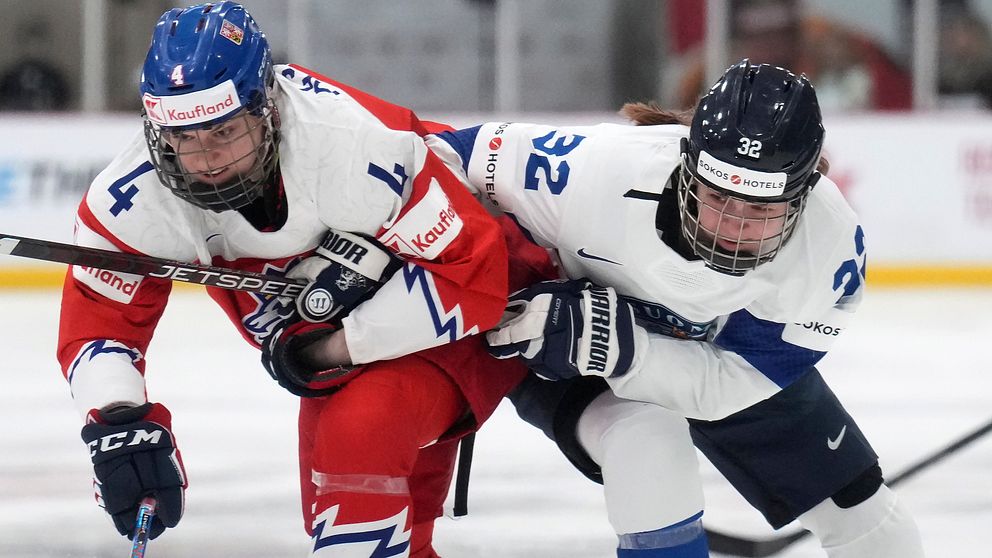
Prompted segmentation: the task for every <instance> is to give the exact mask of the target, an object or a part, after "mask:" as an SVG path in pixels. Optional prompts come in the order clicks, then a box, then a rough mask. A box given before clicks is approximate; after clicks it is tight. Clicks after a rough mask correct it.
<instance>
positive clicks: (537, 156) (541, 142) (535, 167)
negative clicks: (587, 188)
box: [524, 130, 586, 196]
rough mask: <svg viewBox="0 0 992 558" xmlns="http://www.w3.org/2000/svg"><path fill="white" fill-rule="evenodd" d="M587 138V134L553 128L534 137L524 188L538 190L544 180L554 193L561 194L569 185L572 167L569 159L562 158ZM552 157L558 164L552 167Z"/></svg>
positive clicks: (525, 172) (525, 173)
mask: <svg viewBox="0 0 992 558" xmlns="http://www.w3.org/2000/svg"><path fill="white" fill-rule="evenodd" d="M584 139H586V137H585V136H579V135H573V134H561V133H560V132H558V130H552V131H550V132H548V133H547V134H545V135H543V136H541V137H539V138H534V140H533V141H532V142H531V143H533V144H534V152H533V153H531V154H530V157H528V158H527V169H526V170H525V171H524V189H525V190H537V189H539V188H540V186H541V182H542V180H543V181H544V183H545V184H547V186H548V190H550V191H551V193H552V194H554V195H556V196H557V195H558V194H561V192H562V190H564V189H565V186H568V174H569V172H570V171H571V169H570V168H569V166H568V161H565V160H563V159H561V158H562V157H564V156H565V155H568V154H569V153H571V152H572V150H573V149H575V148H576V147H578V146H579V144H580V143H582V140H584ZM552 158H554V160H555V162H557V163H558V164H557V165H556V166H554V167H552Z"/></svg>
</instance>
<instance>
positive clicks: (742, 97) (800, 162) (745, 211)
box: [677, 59, 824, 275]
mask: <svg viewBox="0 0 992 558" xmlns="http://www.w3.org/2000/svg"><path fill="white" fill-rule="evenodd" d="M823 137H824V132H823V124H822V118H821V116H820V108H819V103H818V102H817V99H816V93H815V91H814V90H813V87H812V85H811V84H810V83H809V81H808V80H807V79H806V77H805V76H797V75H795V74H793V73H792V72H789V71H788V70H785V69H783V68H778V67H774V66H770V65H767V64H751V63H750V62H749V61H748V60H747V59H745V60H742V61H741V62H739V63H738V64H735V65H733V66H731V67H730V68H729V69H728V70H727V71H726V72H725V73H724V75H723V77H722V78H721V79H720V80H719V81H718V82H717V83H716V85H714V86H713V88H712V89H710V91H709V92H708V93H707V94H706V95H704V96H703V98H702V99H700V101H699V103H698V105H697V107H696V110H695V114H694V115H693V119H692V123H691V124H690V126H689V134H688V137H687V138H683V140H682V160H681V165H680V170H679V184H678V187H677V194H678V195H677V198H678V204H679V212H680V217H681V226H682V234H683V236H684V237H685V240H686V241H687V242H688V243H689V245H690V247H691V248H692V250H693V251H694V252H695V253H696V255H698V256H699V257H700V258H702V259H703V260H705V261H706V263H707V265H709V267H711V268H713V269H715V270H717V271H720V272H723V273H727V274H731V275H742V274H744V273H746V272H747V271H749V270H752V269H755V268H756V267H758V266H759V265H761V264H763V263H766V262H769V261H771V260H772V259H773V258H774V257H775V256H776V255H777V254H778V253H779V252H780V251H781V250H782V248H783V247H784V246H785V244H786V242H787V241H788V240H789V239H790V238H791V237H792V235H793V233H794V232H795V230H796V226H797V224H798V223H799V219H800V216H801V215H802V212H803V210H804V209H805V207H806V202H807V200H808V197H809V193H810V191H811V190H812V189H813V187H814V186H815V185H816V182H817V180H819V177H820V174H819V173H818V172H817V171H816V168H817V165H818V163H819V160H820V151H821V149H822V146H823Z"/></svg>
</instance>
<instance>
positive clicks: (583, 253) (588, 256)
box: [575, 248, 623, 265]
mask: <svg viewBox="0 0 992 558" xmlns="http://www.w3.org/2000/svg"><path fill="white" fill-rule="evenodd" d="M575 253H576V254H578V255H579V256H581V257H583V258H585V259H587V260H596V261H599V262H606V263H611V264H613V265H623V264H622V263H620V262H615V261H613V260H608V259H606V258H602V257H600V256H594V255H592V254H590V253H588V252H586V249H585V248H579V249H578V250H576V251H575Z"/></svg>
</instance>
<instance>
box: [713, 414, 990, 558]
mask: <svg viewBox="0 0 992 558" xmlns="http://www.w3.org/2000/svg"><path fill="white" fill-rule="evenodd" d="M990 431H992V420H989V421H988V422H987V423H985V424H983V425H981V426H979V427H978V428H976V429H974V430H972V431H971V432H969V433H968V434H965V435H964V436H961V437H960V438H958V439H957V440H955V441H953V442H951V443H950V444H948V445H946V446H944V447H942V448H940V449H938V450H937V451H934V452H932V453H930V454H929V455H927V456H925V457H923V458H922V459H920V460H918V461H917V462H916V463H913V464H912V465H910V466H909V467H907V468H905V469H903V470H902V471H899V473H897V474H896V475H895V476H893V477H892V478H891V479H890V480H889V481H888V482H886V484H887V485H888V486H890V487H894V486H896V485H898V484H899V483H901V482H903V481H906V480H909V479H910V478H912V477H914V476H916V474H917V473H919V472H920V471H923V470H924V469H929V468H930V467H932V466H934V465H936V464H937V463H939V462H941V461H943V460H944V459H946V458H947V457H949V456H951V455H953V454H954V453H957V452H958V450H960V449H961V448H963V447H965V446H968V445H970V444H971V443H972V442H974V441H975V440H977V439H979V438H981V437H982V436H985V435H986V434H988V433H989V432H990ZM809 534H810V533H809V531H806V530H802V531H798V532H796V533H790V534H788V535H782V536H779V537H775V538H771V539H765V540H757V539H747V538H744V537H736V536H734V535H727V534H724V533H720V532H717V531H710V530H709V529H707V530H706V536H707V537H708V538H709V544H710V551H712V552H720V553H722V554H730V555H732V556H743V557H744V558H763V557H765V556H771V555H772V554H776V553H778V552H781V551H782V550H784V549H785V548H786V547H788V546H791V545H792V544H793V543H795V542H796V541H798V540H801V539H803V538H805V537H806V536H807V535H809Z"/></svg>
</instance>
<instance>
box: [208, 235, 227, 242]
mask: <svg viewBox="0 0 992 558" xmlns="http://www.w3.org/2000/svg"><path fill="white" fill-rule="evenodd" d="M218 236H224V235H222V234H221V233H214V234H212V235H210V236H208V237H207V240H206V241H205V242H210V241H211V240H213V239H214V237H218Z"/></svg>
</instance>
